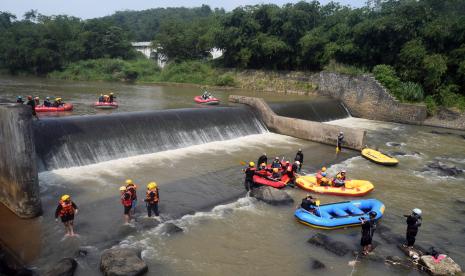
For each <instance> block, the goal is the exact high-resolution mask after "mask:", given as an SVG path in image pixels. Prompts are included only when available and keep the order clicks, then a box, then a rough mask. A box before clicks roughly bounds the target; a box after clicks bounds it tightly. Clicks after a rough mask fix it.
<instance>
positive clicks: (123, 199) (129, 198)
mask: <svg viewBox="0 0 465 276" xmlns="http://www.w3.org/2000/svg"><path fill="white" fill-rule="evenodd" d="M126 195H129V196H126ZM126 197H127V199H126ZM121 203H122V204H123V206H126V207H129V206H132V194H131V192H129V191H126V192H124V193H123V194H122V195H121Z"/></svg>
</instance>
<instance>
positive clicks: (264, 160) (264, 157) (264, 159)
mask: <svg viewBox="0 0 465 276" xmlns="http://www.w3.org/2000/svg"><path fill="white" fill-rule="evenodd" d="M262 163H265V164H268V157H266V153H264V154H263V155H262V156H260V157H258V161H257V166H260V165H261V164H262Z"/></svg>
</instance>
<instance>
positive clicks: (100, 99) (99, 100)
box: [98, 94, 103, 103]
mask: <svg viewBox="0 0 465 276" xmlns="http://www.w3.org/2000/svg"><path fill="white" fill-rule="evenodd" d="M98 102H99V103H103V94H100V96H99V97H98Z"/></svg>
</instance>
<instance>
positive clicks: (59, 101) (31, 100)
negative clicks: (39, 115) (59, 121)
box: [16, 96, 65, 108]
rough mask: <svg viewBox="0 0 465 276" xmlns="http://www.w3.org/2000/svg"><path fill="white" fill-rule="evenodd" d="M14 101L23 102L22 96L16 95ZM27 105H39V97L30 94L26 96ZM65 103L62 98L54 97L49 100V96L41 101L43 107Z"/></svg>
mask: <svg viewBox="0 0 465 276" xmlns="http://www.w3.org/2000/svg"><path fill="white" fill-rule="evenodd" d="M16 102H17V103H21V104H23V103H24V100H23V97H22V96H17V97H16ZM26 104H27V105H31V106H34V108H35V107H36V106H39V105H40V98H39V97H32V96H27V102H26ZM64 104H65V103H64V102H63V99H62V98H59V97H57V98H55V99H54V100H50V97H45V100H44V102H43V106H45V107H60V106H62V105H64Z"/></svg>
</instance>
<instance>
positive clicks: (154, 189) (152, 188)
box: [145, 182, 160, 218]
mask: <svg viewBox="0 0 465 276" xmlns="http://www.w3.org/2000/svg"><path fill="white" fill-rule="evenodd" d="M159 200H160V193H159V191H158V186H157V183H155V182H150V183H149V184H147V193H146V195H145V203H146V204H147V215H148V217H149V218H150V217H152V211H153V214H154V215H155V217H157V218H158V216H159V215H160V214H159V212H158V201H159Z"/></svg>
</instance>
